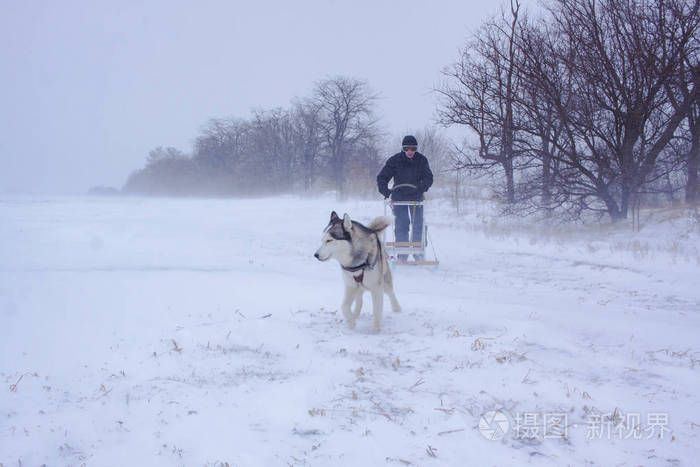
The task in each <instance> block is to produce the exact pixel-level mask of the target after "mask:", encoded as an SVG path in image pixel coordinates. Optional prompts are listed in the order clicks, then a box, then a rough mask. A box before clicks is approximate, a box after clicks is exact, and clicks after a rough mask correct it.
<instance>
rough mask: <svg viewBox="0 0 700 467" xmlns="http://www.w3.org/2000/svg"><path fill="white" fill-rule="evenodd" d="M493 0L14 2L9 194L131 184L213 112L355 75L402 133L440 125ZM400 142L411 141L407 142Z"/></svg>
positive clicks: (265, 104) (5, 47) (2, 83)
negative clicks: (441, 104) (464, 54)
mask: <svg viewBox="0 0 700 467" xmlns="http://www.w3.org/2000/svg"><path fill="white" fill-rule="evenodd" d="M496 9H497V6H496V5H494V4H493V3H492V2H486V1H457V0H455V1H447V0H443V1H436V2H433V3H431V5H430V6H429V7H428V6H427V5H426V4H425V3H424V2H418V1H408V2H401V4H400V5H399V4H397V3H395V2H386V1H379V2H377V1H360V2H353V3H352V4H348V3H347V2H335V1H331V2H328V1H312V2H308V1H307V2H303V3H301V4H300V3H296V2H295V3H289V2H281V1H280V2H268V1H256V2H223V1H222V2H197V3H196V4H195V3H193V2H164V1H161V2H148V3H147V4H140V2H120V3H119V4H118V5H115V4H111V5H110V4H104V3H99V4H93V3H89V2H16V3H10V2H6V3H4V5H3V7H2V13H1V14H0V25H1V27H0V38H1V40H0V56H1V57H2V60H1V61H0V67H2V71H1V72H0V89H1V91H0V104H1V105H0V109H1V110H0V128H2V130H1V131H2V137H1V138H0V158H1V159H2V166H3V170H2V171H1V172H0V192H2V193H47V194H48V193H57V194H58V193H66V194H71V193H84V192H85V191H86V190H87V189H88V188H89V187H90V186H94V185H111V186H116V187H121V186H122V185H123V183H124V182H125V180H126V177H127V176H128V175H129V173H130V172H132V171H133V170H135V169H137V168H140V167H142V166H143V164H144V161H145V158H146V156H147V154H148V151H149V150H150V149H152V148H154V147H156V146H159V145H167V146H174V147H178V148H180V149H182V150H184V151H186V152H188V151H190V149H191V146H192V142H193V139H194V137H195V136H196V134H197V132H198V129H199V128H200V127H201V125H203V124H204V123H205V122H206V121H207V119H209V118H211V117H226V116H234V117H247V116H249V114H250V111H251V109H255V108H265V109H267V108H273V107H278V106H281V107H284V106H288V105H289V103H290V100H291V99H293V98H294V97H295V96H304V95H307V94H308V93H309V92H310V90H311V89H312V87H313V83H314V82H316V81H318V80H320V79H323V78H327V77H329V76H336V75H345V76H351V77H356V78H360V79H366V80H368V82H369V84H370V86H371V87H372V89H374V90H375V91H376V92H378V93H379V94H380V96H381V99H380V101H379V106H378V110H379V112H380V117H381V119H382V124H383V126H384V127H385V129H386V131H387V134H388V135H395V134H400V133H402V132H404V131H412V130H413V129H417V128H423V127H424V126H425V125H428V124H431V123H432V122H433V118H434V112H435V96H434V93H433V92H432V91H431V90H432V88H434V87H435V86H436V85H438V83H439V81H440V70H441V68H442V67H444V66H445V65H447V64H449V63H451V62H452V61H454V60H456V58H457V57H458V49H459V48H460V47H461V46H462V45H463V44H464V42H465V41H466V39H467V38H468V35H469V34H470V33H473V32H474V30H475V29H476V28H477V27H478V25H479V23H480V22H481V21H482V20H483V19H484V18H485V17H486V16H488V15H489V14H491V13H495V11H496ZM397 145H398V143H397Z"/></svg>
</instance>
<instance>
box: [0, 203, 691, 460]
mask: <svg viewBox="0 0 700 467" xmlns="http://www.w3.org/2000/svg"><path fill="white" fill-rule="evenodd" d="M331 209H335V210H337V211H338V212H339V213H341V214H342V213H343V212H346V211H347V212H348V213H350V215H351V216H352V217H353V218H354V219H357V220H360V221H368V220H370V219H371V218H372V217H374V216H375V215H379V214H381V213H382V205H381V203H380V202H370V201H351V202H348V203H343V204H341V203H338V202H336V201H334V200H333V198H330V197H328V198H324V199H320V200H299V199H296V198H291V197H287V198H278V199H262V200H241V201H234V200H168V199H138V198H124V199H122V198H107V199H101V198H18V197H15V198H8V197H5V198H1V199H0V383H1V386H0V464H2V466H17V465H22V466H35V465H42V464H47V465H52V466H55V465H76V466H77V465H83V464H85V465H94V466H122V465H149V466H157V465H188V466H190V465H192V466H202V465H207V466H219V465H228V466H280V465H281V466H285V465H291V466H296V465H300V466H301V465H311V466H340V465H343V466H384V465H387V466H394V465H395V466H405V465H409V466H410V465H416V466H431V465H434V466H445V465H450V466H452V465H454V466H470V465H474V466H492V465H493V466H514V465H526V464H530V465H548V466H549V465H551V466H563V465H573V466H580V465H596V466H638V465H643V466H676V465H688V466H692V465H698V459H699V458H700V393H699V392H698V390H699V389H698V388H700V345H699V344H698V341H699V339H698V336H699V335H700V279H698V277H700V274H698V272H699V271H700V222H699V221H698V217H697V214H695V215H692V214H691V213H689V212H687V211H682V210H677V211H666V212H660V213H656V214H654V213H643V214H642V224H643V225H642V229H641V231H639V232H637V233H635V232H633V231H632V230H631V227H630V226H629V225H621V226H614V227H610V226H607V227H604V228H603V229H601V230H600V231H594V229H593V228H592V227H591V226H585V227H583V228H580V229H579V228H574V227H571V226H566V227H564V226H559V227H553V228H547V227H545V226H527V225H525V224H526V223H525V221H518V222H517V223H516V222H515V221H512V222H511V221H499V220H495V218H494V217H493V215H492V214H491V212H490V208H489V207H488V206H487V205H485V204H484V203H481V202H473V203H468V204H467V205H466V206H463V209H464V211H465V212H466V214H464V215H463V216H456V215H455V214H454V210H453V208H452V207H451V206H450V205H449V202H447V201H444V202H442V201H433V204H432V207H431V208H430V210H429V211H428V216H429V219H428V223H429V224H430V229H431V234H432V237H433V241H434V244H435V249H436V252H437V254H438V257H439V259H440V261H441V265H440V267H439V269H438V270H437V271H433V270H425V269H399V270H395V271H394V274H395V278H394V280H395V284H396V291H397V296H398V298H399V301H400V302H401V305H402V307H403V312H402V313H399V314H393V313H392V312H391V311H390V307H389V306H388V300H387V303H386V306H385V316H384V320H383V329H382V331H381V332H380V333H379V334H373V333H372V332H371V325H372V319H371V313H370V309H371V300H370V297H369V296H366V299H365V309H364V310H363V314H362V316H361V317H360V319H359V320H358V323H357V328H356V329H354V330H349V329H347V328H346V326H345V324H344V323H343V322H342V319H341V314H340V313H339V311H338V308H339V305H340V300H341V296H342V289H343V286H342V282H341V278H340V271H339V267H338V265H337V263H335V262H328V263H320V262H318V261H316V260H315V259H314V258H313V256H312V255H313V253H314V251H315V250H316V248H317V247H318V242H319V239H320V234H321V230H322V229H323V227H324V226H325V224H326V223H327V221H328V216H329V213H330V210H331ZM491 411H497V413H496V416H497V417H496V418H495V419H492V418H493V417H492V415H493V414H491V415H487V416H486V417H484V418H482V415H483V414H485V413H487V412H491ZM500 417H502V418H500ZM499 421H500V422H499ZM480 423H481V424H480ZM480 427H481V429H480ZM501 429H502V430H504V431H505V430H506V429H507V432H505V433H503V432H501V431H499V430H501ZM487 438H496V439H487Z"/></svg>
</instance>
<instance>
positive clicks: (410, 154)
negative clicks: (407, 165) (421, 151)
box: [403, 146, 418, 159]
mask: <svg viewBox="0 0 700 467" xmlns="http://www.w3.org/2000/svg"><path fill="white" fill-rule="evenodd" d="M416 149H418V148H417V147H415V146H404V147H403V152H405V153H406V157H408V158H409V159H412V158H413V156H414V155H415V154H416Z"/></svg>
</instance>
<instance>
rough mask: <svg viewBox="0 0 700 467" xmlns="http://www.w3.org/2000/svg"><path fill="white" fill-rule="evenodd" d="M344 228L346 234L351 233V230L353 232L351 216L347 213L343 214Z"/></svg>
mask: <svg viewBox="0 0 700 467" xmlns="http://www.w3.org/2000/svg"><path fill="white" fill-rule="evenodd" d="M343 228H344V229H345V231H346V232H350V230H352V221H351V220H350V216H348V213H347V212H346V213H345V214H343Z"/></svg>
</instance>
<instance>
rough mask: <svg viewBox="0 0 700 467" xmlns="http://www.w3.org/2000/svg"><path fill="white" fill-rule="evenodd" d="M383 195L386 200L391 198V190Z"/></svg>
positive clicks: (385, 191)
mask: <svg viewBox="0 0 700 467" xmlns="http://www.w3.org/2000/svg"><path fill="white" fill-rule="evenodd" d="M382 194H383V195H384V199H386V198H389V197H390V196H391V190H390V189H388V188H387V189H386V190H384V191H382Z"/></svg>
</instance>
